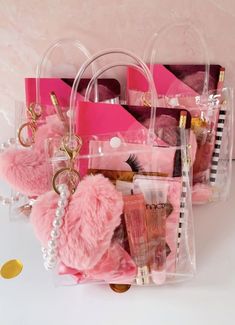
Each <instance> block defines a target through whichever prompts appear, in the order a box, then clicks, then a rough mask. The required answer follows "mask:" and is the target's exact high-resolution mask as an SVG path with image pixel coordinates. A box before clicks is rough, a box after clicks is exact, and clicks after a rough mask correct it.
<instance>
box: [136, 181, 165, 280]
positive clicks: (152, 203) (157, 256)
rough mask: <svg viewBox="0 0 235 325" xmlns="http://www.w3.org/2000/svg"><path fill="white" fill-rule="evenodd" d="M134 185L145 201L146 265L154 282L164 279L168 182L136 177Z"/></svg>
mask: <svg viewBox="0 0 235 325" xmlns="http://www.w3.org/2000/svg"><path fill="white" fill-rule="evenodd" d="M134 186H135V188H137V189H138V190H140V191H141V193H142V194H143V195H144V199H145V203H146V220H147V239H148V252H149V260H148V265H149V267H150V270H151V276H152V280H153V282H154V283H156V284H158V285H161V284H163V283H164V282H165V281H166V203H167V193H168V184H167V182H166V181H162V180H151V179H136V180H135V181H134Z"/></svg>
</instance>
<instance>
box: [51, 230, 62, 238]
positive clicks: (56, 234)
mask: <svg viewBox="0 0 235 325" xmlns="http://www.w3.org/2000/svg"><path fill="white" fill-rule="evenodd" d="M59 236H60V231H59V229H53V230H52V231H51V238H52V239H56V238H58V237H59Z"/></svg>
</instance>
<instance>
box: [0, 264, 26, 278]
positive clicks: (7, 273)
mask: <svg viewBox="0 0 235 325" xmlns="http://www.w3.org/2000/svg"><path fill="white" fill-rule="evenodd" d="M22 269H23V264H22V263H21V261H20V260H10V261H7V262H6V263H4V264H3V266H2V267H1V270H0V275H1V276H2V277H3V278H4V279H12V278H15V277H17V276H18V275H19V274H20V273H21V272H22Z"/></svg>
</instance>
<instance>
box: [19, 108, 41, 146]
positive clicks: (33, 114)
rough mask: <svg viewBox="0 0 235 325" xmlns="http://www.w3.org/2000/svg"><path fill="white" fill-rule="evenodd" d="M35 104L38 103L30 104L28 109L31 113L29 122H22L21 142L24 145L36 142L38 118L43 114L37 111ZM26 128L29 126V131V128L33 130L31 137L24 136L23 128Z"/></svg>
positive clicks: (29, 113)
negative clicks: (25, 137)
mask: <svg viewBox="0 0 235 325" xmlns="http://www.w3.org/2000/svg"><path fill="white" fill-rule="evenodd" d="M35 106H36V105H35V104H34V103H32V104H30V105H29V107H28V109H27V111H28V115H29V122H27V123H24V124H22V125H21V127H20V128H19V130H18V139H19V143H20V144H21V145H22V146H23V147H31V145H32V144H33V143H34V138H35V132H36V130H37V120H38V119H39V118H40V116H41V113H37V112H36V110H35ZM25 128H27V130H28V132H29V130H30V131H31V137H30V138H28V139H26V140H25V139H24V137H23V130H24V129H25Z"/></svg>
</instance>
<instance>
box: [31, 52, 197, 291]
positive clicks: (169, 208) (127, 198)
mask: <svg viewBox="0 0 235 325" xmlns="http://www.w3.org/2000/svg"><path fill="white" fill-rule="evenodd" d="M115 53H116V54H117V53H119V54H122V55H124V56H126V57H127V58H128V59H129V61H130V60H132V62H127V61H125V62H124V61H117V62H113V63H111V64H108V65H105V66H104V67H102V68H101V69H100V70H99V71H97V73H95V74H94V76H93V78H92V79H91V80H90V83H89V85H88V87H87V91H86V95H85V101H84V102H82V101H78V102H77V101H76V94H77V88H78V86H79V82H80V80H81V78H82V75H83V73H84V72H85V71H86V69H87V68H88V67H89V66H90V64H92V63H93V62H94V61H95V60H97V59H98V58H100V57H103V56H107V55H112V54H115ZM133 61H134V63H133ZM128 65H131V66H133V67H135V68H136V69H138V71H141V72H142V73H143V74H144V75H145V77H146V79H147V80H148V82H149V88H150V93H151V98H152V103H153V105H152V107H151V114H150V120H149V124H148V126H147V127H143V126H142V125H141V124H140V123H139V124H138V123H136V122H135V121H134V120H133V119H131V120H130V123H129V124H128V125H127V124H125V123H126V121H124V120H123V123H124V126H123V129H122V125H121V124H118V123H116V125H117V128H116V129H115V119H116V118H117V115H115V114H117V113H120V112H121V113H120V114H125V111H124V112H123V111H122V110H121V109H125V108H124V107H119V106H121V105H116V104H107V103H102V104H101V103H98V102H89V95H90V92H91V88H92V87H93V85H95V83H96V80H97V79H98V78H99V77H100V75H101V74H102V73H103V72H105V71H107V70H109V69H111V68H113V67H116V66H128ZM70 103H71V105H70V110H69V112H70V113H69V116H70V127H69V133H68V135H67V136H66V137H57V138H51V139H47V140H46V148H47V150H46V151H47V155H48V164H49V165H50V166H51V168H52V169H53V174H54V177H53V179H50V181H51V182H52V184H53V188H54V191H51V192H47V193H45V194H43V195H42V196H41V197H39V198H38V199H37V201H36V203H35V204H34V206H33V209H32V214H31V222H32V224H33V227H34V230H35V233H36V235H37V237H38V239H39V240H40V242H41V244H42V246H43V249H42V251H43V258H44V265H45V267H46V269H54V270H55V271H54V273H55V276H56V281H58V282H59V284H63V285H68V284H80V283H109V284H116V285H120V284H125V285H129V286H130V285H132V284H136V285H163V284H166V283H172V282H178V281H182V280H184V279H187V278H190V277H191V276H192V275H193V274H194V272H195V252H194V232H193V218H192V208H191V192H190V179H189V174H190V163H189V161H190V159H189V157H188V145H187V144H188V143H187V135H186V132H185V123H186V115H185V114H182V116H181V121H180V124H179V132H178V133H177V134H178V135H179V142H178V144H177V146H167V145H163V143H162V141H161V140H160V139H159V138H158V137H157V136H156V134H155V118H156V106H157V95H156V91H155V87H154V85H153V79H152V76H151V74H150V71H149V69H148V68H147V66H146V65H145V64H144V63H143V62H142V60H141V59H139V58H138V57H137V56H136V55H134V54H133V53H131V52H128V51H125V50H122V49H111V50H107V51H102V52H99V53H97V54H95V55H93V56H92V57H91V58H90V59H88V60H87V61H86V62H85V63H84V64H83V66H82V67H81V69H80V70H79V72H78V74H77V76H76V78H75V81H74V85H73V91H72V94H71V101H70ZM84 103H86V105H85V106H83V105H84ZM102 106H103V107H105V111H104V110H102V109H101V108H102ZM81 107H83V109H85V108H84V107H86V109H89V108H91V109H94V114H93V119H94V120H95V123H93V122H94V121H91V120H89V119H87V120H86V121H84V120H83V119H81V115H79V110H80V109H81ZM96 109H97V112H98V113H99V114H100V115H99V116H100V117H99V118H100V119H99V120H98V119H97V116H98V113H97V115H96V112H95V110H96ZM110 111H111V112H112V114H110V115H106V114H109V112H110ZM111 115H113V120H112V117H111ZM83 116H84V115H83ZM94 116H96V119H95V118H94ZM106 116H107V118H109V120H108V121H109V122H108V123H107V124H108V126H107V128H106V129H105V131H106V133H105V132H104V133H102V129H100V130H99V132H98V131H97V133H96V134H91V132H92V131H95V130H97V128H96V124H99V123H102V119H103V120H105V119H106ZM125 116H126V117H127V116H128V115H125ZM116 121H117V120H116ZM128 121H129V120H128ZM89 122H90V126H89V128H86V129H83V128H81V127H80V125H81V124H83V123H85V124H87V123H88V124H89ZM79 124H80V125H79ZM105 125H106V124H105ZM110 125H111V126H112V127H110ZM84 130H85V131H86V132H85V131H84ZM83 131H84V132H85V133H82V132H83ZM177 152H180V161H179V160H177V161H176V160H175V156H176V153H177ZM175 164H178V166H177V168H178V169H180V171H179V173H178V174H177V176H175V177H174V175H173V174H174V167H175Z"/></svg>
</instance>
